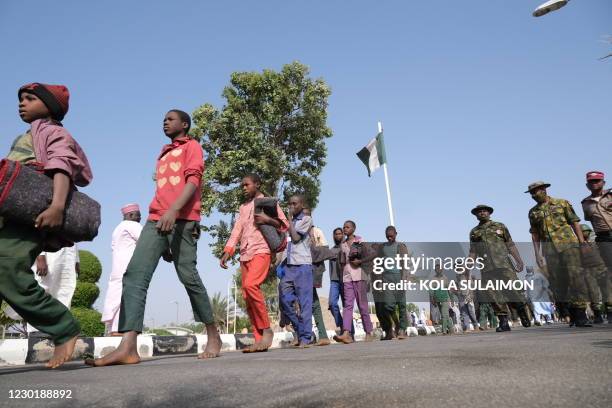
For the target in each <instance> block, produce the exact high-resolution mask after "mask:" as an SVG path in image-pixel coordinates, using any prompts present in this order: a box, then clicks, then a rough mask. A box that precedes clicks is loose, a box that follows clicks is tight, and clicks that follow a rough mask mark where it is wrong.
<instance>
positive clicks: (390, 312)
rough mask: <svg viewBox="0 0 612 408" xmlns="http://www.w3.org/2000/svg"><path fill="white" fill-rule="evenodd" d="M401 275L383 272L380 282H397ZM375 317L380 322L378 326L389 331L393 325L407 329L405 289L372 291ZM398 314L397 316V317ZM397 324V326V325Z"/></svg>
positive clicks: (399, 280) (386, 331) (400, 328)
mask: <svg viewBox="0 0 612 408" xmlns="http://www.w3.org/2000/svg"><path fill="white" fill-rule="evenodd" d="M401 280H402V275H401V274H400V273H395V272H383V273H382V282H383V284H384V283H387V284H388V283H395V284H399V283H400V282H401ZM373 295H374V300H375V303H374V306H375V308H376V317H377V318H378V321H379V322H380V327H381V328H382V329H383V330H384V331H385V333H389V332H390V331H391V330H392V329H393V326H394V325H395V326H396V329H399V330H404V331H405V330H406V329H408V311H407V309H406V291H404V290H380V291H376V292H375V293H373ZM398 314H399V318H398ZM398 326H399V327H398Z"/></svg>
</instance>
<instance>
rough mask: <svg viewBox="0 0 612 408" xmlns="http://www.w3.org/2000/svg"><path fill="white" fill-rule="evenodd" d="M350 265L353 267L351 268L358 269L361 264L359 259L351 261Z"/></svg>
mask: <svg viewBox="0 0 612 408" xmlns="http://www.w3.org/2000/svg"><path fill="white" fill-rule="evenodd" d="M350 263H351V265H353V268H359V266H360V265H361V263H362V262H361V259H353V260H352V261H351V262H350Z"/></svg>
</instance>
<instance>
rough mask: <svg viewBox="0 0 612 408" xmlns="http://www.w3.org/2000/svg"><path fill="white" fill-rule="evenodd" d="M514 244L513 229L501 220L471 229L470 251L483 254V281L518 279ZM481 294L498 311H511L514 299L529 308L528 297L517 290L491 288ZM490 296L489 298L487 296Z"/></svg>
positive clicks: (480, 255) (520, 308)
mask: <svg viewBox="0 0 612 408" xmlns="http://www.w3.org/2000/svg"><path fill="white" fill-rule="evenodd" d="M511 245H514V242H513V241H512V237H511V236H510V231H508V228H506V226H505V225H504V224H502V223H501V222H496V221H491V220H489V221H486V222H483V223H481V224H479V225H477V226H476V227H474V228H472V230H471V231H470V252H471V253H474V254H475V255H476V256H477V257H481V258H483V263H484V268H483V269H482V271H481V273H482V278H481V280H482V281H483V285H486V284H487V283H488V282H489V281H495V280H504V281H508V280H514V279H516V271H515V270H514V268H513V266H512V263H511V262H510V258H509V256H510V253H509V251H508V247H509V246H511ZM481 295H482V296H481V298H482V299H483V300H485V301H488V302H490V303H491V306H492V307H493V310H494V311H495V314H496V315H498V316H506V315H508V308H507V307H506V305H505V304H506V303H510V304H512V305H513V307H515V308H516V309H517V310H523V309H524V308H525V304H526V303H525V297H524V295H523V294H522V293H520V292H518V291H515V290H504V291H487V292H486V293H484V294H481ZM487 299H488V300H487Z"/></svg>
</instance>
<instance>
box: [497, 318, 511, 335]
mask: <svg viewBox="0 0 612 408" xmlns="http://www.w3.org/2000/svg"><path fill="white" fill-rule="evenodd" d="M497 318H498V319H499V326H498V327H497V328H496V329H495V331H496V332H498V333H501V332H507V331H510V325H509V324H508V317H507V316H498V317H497Z"/></svg>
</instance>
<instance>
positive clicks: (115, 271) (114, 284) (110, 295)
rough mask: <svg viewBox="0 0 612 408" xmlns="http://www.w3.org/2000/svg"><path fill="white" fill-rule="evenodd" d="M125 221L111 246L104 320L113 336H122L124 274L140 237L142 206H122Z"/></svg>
mask: <svg viewBox="0 0 612 408" xmlns="http://www.w3.org/2000/svg"><path fill="white" fill-rule="evenodd" d="M121 214H123V221H121V222H120V223H119V225H117V227H116V228H115V230H114V231H113V237H112V241H111V248H112V250H113V268H112V270H111V274H110V279H109V281H108V289H107V290H106V299H105V300H104V312H103V313H102V322H104V323H105V324H106V333H107V334H110V335H111V336H121V333H119V332H118V330H119V329H118V325H119V308H120V306H121V293H122V290H123V274H124V273H125V270H126V269H127V266H128V263H129V262H130V259H132V254H133V253H134V248H136V242H137V241H138V237H140V232H141V231H142V225H140V208H139V207H138V204H128V205H126V206H124V207H123V208H121Z"/></svg>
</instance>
